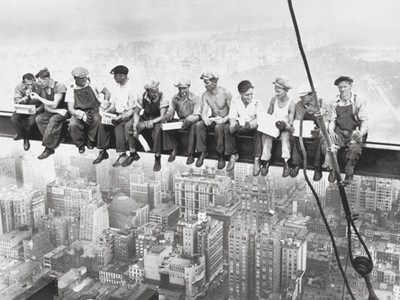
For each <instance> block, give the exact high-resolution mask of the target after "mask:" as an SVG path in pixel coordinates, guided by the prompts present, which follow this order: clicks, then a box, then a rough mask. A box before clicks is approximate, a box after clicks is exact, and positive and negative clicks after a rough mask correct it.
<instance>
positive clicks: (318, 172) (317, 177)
mask: <svg viewBox="0 0 400 300" xmlns="http://www.w3.org/2000/svg"><path fill="white" fill-rule="evenodd" d="M321 178H322V170H321V168H320V167H315V169H314V176H313V180H314V181H320V180H321Z"/></svg>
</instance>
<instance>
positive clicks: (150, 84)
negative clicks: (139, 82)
mask: <svg viewBox="0 0 400 300" xmlns="http://www.w3.org/2000/svg"><path fill="white" fill-rule="evenodd" d="M159 85H160V82H159V81H156V80H150V81H148V82H147V83H146V84H145V85H144V89H145V90H151V89H156V88H158V86H159Z"/></svg>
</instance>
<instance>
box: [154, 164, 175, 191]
mask: <svg viewBox="0 0 400 300" xmlns="http://www.w3.org/2000/svg"><path fill="white" fill-rule="evenodd" d="M155 176H156V178H155V181H157V182H160V184H161V192H162V193H172V192H173V191H174V179H173V170H172V168H171V167H170V166H168V165H167V166H163V167H162V169H161V171H160V172H156V174H155Z"/></svg>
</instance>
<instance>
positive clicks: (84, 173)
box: [70, 153, 96, 182]
mask: <svg viewBox="0 0 400 300" xmlns="http://www.w3.org/2000/svg"><path fill="white" fill-rule="evenodd" d="M94 159H95V157H94V156H93V155H91V154H87V153H85V154H83V155H81V154H79V155H78V154H77V155H72V156H70V164H71V166H74V167H78V168H79V171H80V177H82V178H86V179H87V180H89V181H94V182H95V181H96V169H95V165H93V160H94Z"/></svg>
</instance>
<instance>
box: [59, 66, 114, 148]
mask: <svg viewBox="0 0 400 300" xmlns="http://www.w3.org/2000/svg"><path fill="white" fill-rule="evenodd" d="M71 74H72V76H73V77H74V81H75V83H74V84H72V85H71V89H72V91H71V93H70V94H69V96H68V97H67V100H66V101H67V103H68V110H69V112H70V114H71V115H72V117H71V121H70V123H69V126H70V132H71V139H72V142H73V143H74V144H75V145H76V147H78V150H79V153H81V154H83V153H84V152H85V145H86V146H87V147H88V149H93V148H94V147H95V145H96V140H97V131H98V128H99V123H100V115H99V107H100V104H101V101H102V98H101V95H100V94H103V95H104V100H105V101H109V100H110V96H111V93H110V91H109V90H108V89H107V88H106V87H104V86H98V85H96V84H95V83H93V82H92V80H91V79H90V78H89V71H88V70H87V69H85V68H83V67H77V68H75V69H73V70H72V72H71Z"/></svg>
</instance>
